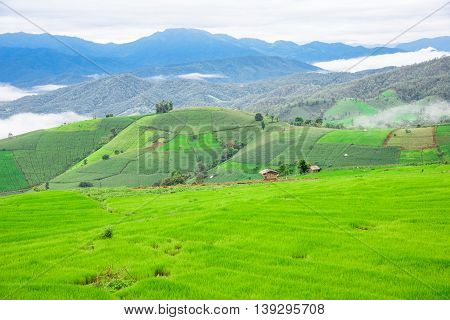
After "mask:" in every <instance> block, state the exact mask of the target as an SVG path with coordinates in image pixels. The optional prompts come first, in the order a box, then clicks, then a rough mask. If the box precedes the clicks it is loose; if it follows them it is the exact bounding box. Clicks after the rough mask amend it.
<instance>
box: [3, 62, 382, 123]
mask: <svg viewBox="0 0 450 320" xmlns="http://www.w3.org/2000/svg"><path fill="white" fill-rule="evenodd" d="M374 72H375V71H367V72H360V73H353V74H352V73H344V74H339V76H337V74H331V73H298V74H294V75H289V76H285V77H279V78H273V79H270V80H261V81H256V82H249V83H244V84H236V83H214V82H207V81H198V80H188V79H178V78H175V79H168V80H157V79H153V80H145V79H142V78H138V77H136V76H133V75H131V74H121V75H113V76H107V77H102V78H100V79H96V80H90V81H86V82H83V83H80V84H77V85H73V86H69V87H66V88H62V89H59V90H56V91H52V92H49V93H47V94H42V95H36V96H26V97H23V98H21V99H18V100H16V101H12V102H9V103H5V104H3V105H1V106H0V116H1V117H7V116H9V115H12V114H16V113H21V112H35V113H48V112H53V113H54V112H65V111H74V112H77V113H80V114H95V115H98V116H104V115H105V114H107V113H114V114H116V115H117V114H132V113H149V112H153V109H154V104H155V103H156V102H157V101H159V100H161V99H170V100H173V102H174V105H175V107H177V108H178V107H187V106H205V105H215V106H225V107H232V108H241V109H246V108H248V107H250V106H261V107H262V106H263V105H267V106H269V107H270V110H275V109H276V106H277V105H283V104H285V103H286V102H288V101H290V100H289V99H291V100H292V99H293V98H294V97H296V96H298V95H300V94H312V93H313V92H315V91H317V90H319V89H320V88H322V87H324V86H326V85H329V84H331V83H340V82H343V81H349V80H353V79H357V78H360V77H363V76H365V75H367V74H371V73H374Z"/></svg>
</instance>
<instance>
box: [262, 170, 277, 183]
mask: <svg viewBox="0 0 450 320" xmlns="http://www.w3.org/2000/svg"><path fill="white" fill-rule="evenodd" d="M259 174H260V175H262V176H263V178H264V180H266V181H274V180H277V178H278V175H279V174H280V173H279V172H278V171H276V170H272V169H264V170H261V171H260V172H259Z"/></svg>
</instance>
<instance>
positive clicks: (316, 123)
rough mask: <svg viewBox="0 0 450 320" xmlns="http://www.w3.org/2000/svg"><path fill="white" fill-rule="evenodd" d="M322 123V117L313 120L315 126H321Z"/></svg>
mask: <svg viewBox="0 0 450 320" xmlns="http://www.w3.org/2000/svg"><path fill="white" fill-rule="evenodd" d="M322 124H323V119H322V118H317V119H316V122H315V125H316V127H321V126H322Z"/></svg>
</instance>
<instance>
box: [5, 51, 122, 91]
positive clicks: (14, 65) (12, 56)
mask: <svg viewBox="0 0 450 320" xmlns="http://www.w3.org/2000/svg"><path fill="white" fill-rule="evenodd" d="M92 61H93V62H94V63H92ZM121 68H123V69H126V67H125V66H122V64H121V62H120V61H117V60H113V59H109V58H89V59H85V58H83V57H81V56H78V55H69V54H65V53H62V52H59V51H57V50H52V49H43V48H36V49H30V48H15V47H3V48H2V47H0V70H1V72H0V82H7V83H10V84H13V85H15V86H19V87H29V86H34V85H39V84H48V83H53V84H56V83H76V82H81V81H86V80H87V79H88V78H87V76H88V75H92V74H104V73H105V72H104V70H110V71H111V70H112V71H113V72H118V71H120V70H121Z"/></svg>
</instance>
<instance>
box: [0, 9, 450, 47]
mask: <svg viewBox="0 0 450 320" xmlns="http://www.w3.org/2000/svg"><path fill="white" fill-rule="evenodd" d="M5 2H6V3H8V5H10V6H11V7H12V8H14V9H15V10H17V11H18V12H20V13H21V14H23V15H24V16H26V17H27V18H29V19H31V20H32V21H33V22H35V23H36V24H38V25H40V26H42V28H44V29H46V30H47V31H48V32H50V33H53V34H67V35H72V36H78V37H82V38H87V39H90V40H95V41H100V42H110V41H112V42H129V41H133V40H135V39H137V38H139V37H143V36H146V35H149V34H151V33H153V32H155V31H161V30H164V29H166V28H179V27H189V28H199V29H205V30H208V31H210V32H214V33H227V34H230V35H233V36H236V37H256V38H261V39H265V40H269V41H275V40H280V39H284V40H291V41H295V42H308V41H313V40H321V41H327V42H332V41H344V42H353V43H385V42H387V41H389V40H391V39H393V38H394V37H395V36H397V35H398V34H400V33H401V32H403V31H405V30H406V29H407V28H408V27H410V26H411V25H413V24H415V23H416V22H418V21H419V20H420V19H422V18H424V17H425V16H426V15H427V14H429V13H431V12H433V11H434V10H436V9H437V8H438V7H440V6H442V4H443V3H444V1H443V0H428V1H423V0H396V1H391V0H378V1H360V0H341V1H335V0H322V1H317V0H277V1H273V0H246V1H242V0H226V1H225V0H216V1H210V0H191V1H185V0H152V1H146V0H134V1H131V2H130V1H129V0H96V1H92V0H78V1H70V0H59V1H55V0H41V1H29V0H7V1H5ZM449 15H450V6H447V7H446V8H444V9H443V10H441V11H440V12H438V13H436V14H434V15H433V16H432V17H430V18H429V19H426V20H425V21H424V22H423V23H421V24H420V25H418V26H417V27H415V28H413V29H412V30H411V31H409V32H407V33H406V34H405V35H404V36H402V37H401V38H400V39H399V41H402V42H405V41H410V40H415V39H417V38H423V37H427V36H428V37H434V36H440V35H448V30H450V19H449ZM0 16H1V19H0V32H17V31H25V32H32V33H42V30H39V29H37V28H36V27H35V26H33V25H32V24H30V23H29V22H28V21H26V20H25V19H23V18H21V17H19V16H18V15H16V14H15V13H13V12H11V11H10V10H9V9H6V8H5V7H3V6H1V5H0Z"/></svg>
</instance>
